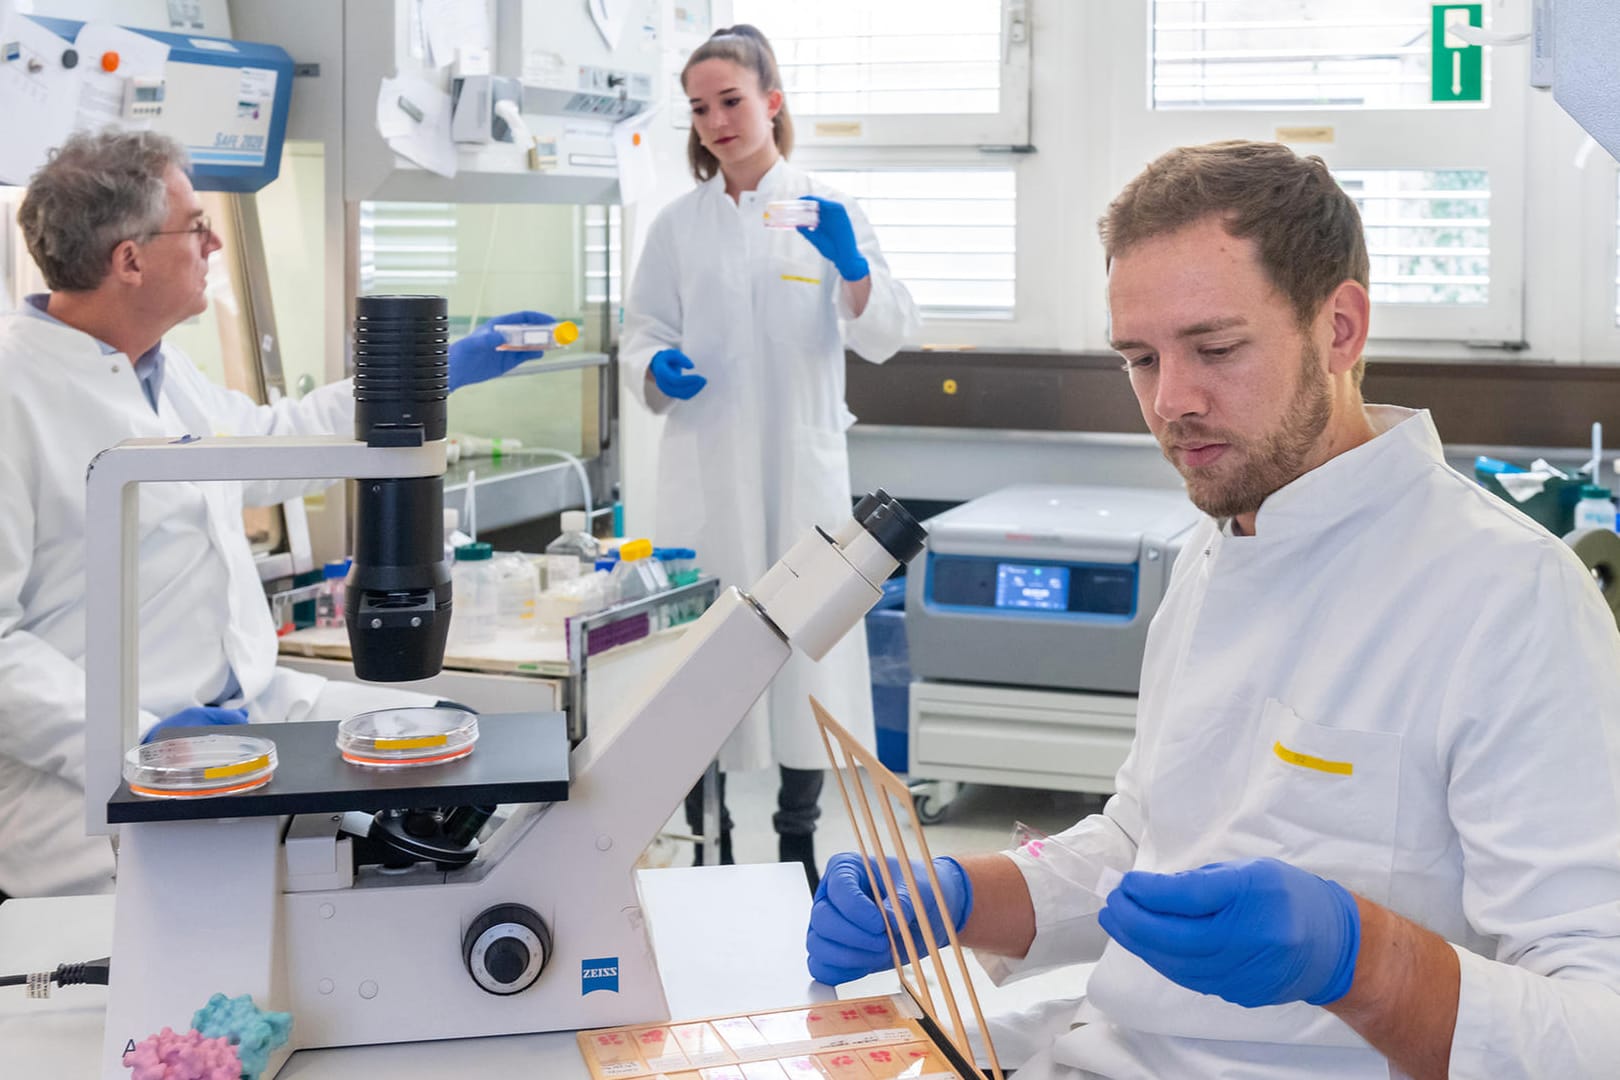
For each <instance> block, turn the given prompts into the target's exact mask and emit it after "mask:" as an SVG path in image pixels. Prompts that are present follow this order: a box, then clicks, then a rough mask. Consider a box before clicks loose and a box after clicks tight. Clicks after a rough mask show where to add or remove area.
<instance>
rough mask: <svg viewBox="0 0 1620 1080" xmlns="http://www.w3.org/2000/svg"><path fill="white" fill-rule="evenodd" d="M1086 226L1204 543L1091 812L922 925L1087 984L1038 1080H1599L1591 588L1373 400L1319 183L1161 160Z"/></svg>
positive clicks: (833, 921) (834, 864)
mask: <svg viewBox="0 0 1620 1080" xmlns="http://www.w3.org/2000/svg"><path fill="white" fill-rule="evenodd" d="M1102 234H1103V240H1104V245H1105V248H1106V253H1107V257H1108V266H1109V278H1108V301H1109V312H1110V316H1111V331H1112V334H1113V339H1114V340H1113V346H1114V348H1115V349H1116V350H1117V351H1118V352H1119V353H1120V354H1121V355H1122V356H1123V357H1124V360H1125V367H1126V370H1127V371H1128V373H1129V378H1130V381H1131V385H1132V388H1133V389H1134V390H1135V392H1136V395H1137V399H1138V402H1139V404H1140V406H1141V409H1142V415H1143V417H1144V419H1145V420H1146V421H1147V424H1148V427H1149V428H1150V429H1151V430H1152V431H1153V433H1154V435H1155V436H1157V438H1158V440H1159V442H1160V444H1161V446H1162V448H1163V450H1164V452H1165V455H1166V456H1167V457H1168V458H1169V459H1170V461H1171V463H1172V464H1174V465H1175V467H1176V468H1177V470H1179V471H1180V473H1181V475H1182V477H1183V478H1184V480H1185V481H1186V485H1187V490H1188V493H1189V495H1190V496H1191V497H1192V500H1193V501H1194V502H1195V503H1196V504H1197V505H1198V506H1199V507H1200V508H1201V509H1203V510H1204V511H1205V512H1206V514H1207V515H1208V518H1207V520H1206V521H1205V522H1204V523H1203V525H1202V526H1201V528H1200V529H1199V530H1198V531H1197V532H1196V533H1195V534H1194V535H1193V537H1192V538H1191V539H1190V540H1189V542H1188V543H1187V545H1186V547H1185V548H1184V551H1183V554H1182V555H1181V557H1180V558H1179V559H1178V561H1177V563H1176V566H1175V569H1174V573H1173V576H1172V580H1171V584H1170V587H1169V590H1168V591H1167V593H1166V596H1165V601H1164V603H1163V604H1162V605H1161V607H1160V609H1159V611H1158V614H1157V616H1156V617H1155V619H1154V622H1153V626H1152V629H1151V631H1150V633H1149V637H1148V642H1147V647H1146V654H1145V657H1144V662H1143V670H1142V692H1141V699H1140V706H1139V711H1138V718H1137V731H1136V738H1135V741H1134V744H1133V746H1132V748H1131V752H1130V754H1129V756H1128V757H1127V759H1126V761H1125V764H1124V765H1123V766H1122V767H1121V769H1120V772H1119V774H1118V777H1117V779H1116V794H1115V795H1114V796H1113V797H1112V798H1111V799H1110V800H1109V801H1108V803H1107V804H1106V806H1105V807H1104V809H1103V812H1102V813H1100V814H1097V815H1094V816H1093V817H1090V818H1087V819H1086V820H1084V821H1082V822H1080V823H1079V824H1077V825H1075V826H1074V827H1072V828H1070V829H1069V830H1067V831H1066V832H1064V833H1062V834H1060V835H1059V836H1057V837H1053V838H1050V839H1049V840H1047V841H1044V842H1041V843H1037V844H1033V845H1026V847H1024V848H1020V849H1018V850H1015V851H1009V852H1003V853H1000V854H995V855H979V856H969V857H964V858H962V859H960V860H958V859H953V858H949V857H942V858H939V859H936V860H935V869H936V871H937V872H938V878H939V882H940V896H939V897H938V898H937V899H936V898H935V897H934V895H933V894H932V892H928V894H927V895H925V896H922V897H916V898H914V897H909V896H908V897H904V898H902V899H903V903H902V904H901V905H899V906H900V908H901V910H903V911H905V912H906V913H907V914H911V913H914V912H918V911H923V912H927V913H928V914H929V916H931V922H932V924H933V925H934V927H935V932H936V934H938V935H940V936H943V932H944V926H943V920H944V919H946V918H949V919H950V920H951V922H952V923H953V924H954V926H955V927H957V928H958V929H959V930H960V932H961V933H960V936H961V940H962V941H963V942H964V943H965V944H967V945H970V946H974V947H976V948H977V949H978V950H979V953H980V956H981V959H982V960H983V961H984V962H985V966H986V967H987V969H988V970H989V971H990V973H991V974H992V976H994V977H996V978H998V979H1009V978H1015V977H1018V976H1022V975H1026V974H1030V973H1033V972H1035V971H1039V970H1043V969H1049V968H1052V967H1055V966H1060V965H1066V964H1074V963H1079V962H1085V961H1096V965H1095V968H1094V969H1093V970H1092V971H1091V973H1090V975H1089V978H1087V977H1085V976H1084V975H1083V974H1079V973H1078V969H1077V974H1076V976H1075V978H1076V987H1077V989H1080V988H1081V986H1082V985H1083V990H1084V994H1083V998H1082V999H1081V1000H1080V1002H1079V1004H1078V1008H1077V1010H1076V1009H1071V1010H1069V1011H1068V1013H1067V1014H1059V1015H1058V1019H1059V1020H1060V1021H1061V1023H1060V1025H1059V1026H1058V1029H1057V1030H1056V1031H1053V1032H1050V1038H1049V1040H1048V1043H1047V1045H1046V1046H1045V1047H1044V1048H1043V1049H1040V1050H1039V1051H1037V1052H1036V1053H1035V1054H1034V1055H1033V1056H1032V1057H1031V1058H1030V1060H1028V1061H1027V1062H1025V1063H1024V1068H1023V1069H1022V1070H1021V1071H1020V1073H1019V1075H1020V1076H1021V1077H1032V1078H1045V1077H1069V1078H1093V1077H1108V1078H1111V1080H1147V1078H1149V1077H1194V1076H1196V1077H1233V1078H1235V1077H1243V1078H1245V1080H1266V1078H1271V1077H1276V1078H1279V1080H1280V1078H1283V1077H1301V1076H1310V1077H1314V1078H1318V1080H1321V1078H1345V1080H1349V1078H1368V1080H1370V1078H1373V1077H1377V1078H1379V1080H1385V1078H1388V1077H1395V1076H1409V1077H1419V1078H1425V1080H1426V1078H1437V1080H1438V1078H1442V1077H1446V1076H1456V1077H1493V1078H1495V1077H1599V1076H1613V1075H1615V1074H1616V1069H1617V1063H1620V633H1617V631H1616V627H1615V621H1614V618H1613V616H1612V615H1611V614H1610V613H1609V611H1608V610H1607V608H1606V607H1605V605H1604V604H1603V602H1602V600H1601V598H1600V596H1599V593H1598V591H1597V589H1595V588H1594V587H1593V583H1592V581H1591V578H1590V576H1589V575H1588V574H1587V572H1586V570H1585V568H1584V567H1583V566H1582V565H1581V563H1580V561H1579V560H1578V559H1576V558H1575V556H1574V554H1573V553H1572V552H1571V551H1570V550H1569V548H1568V547H1567V546H1566V545H1565V544H1563V543H1562V542H1561V541H1560V540H1559V539H1558V538H1556V537H1554V536H1552V535H1550V534H1549V533H1547V532H1546V531H1545V530H1543V529H1542V528H1541V527H1540V526H1538V525H1536V524H1535V523H1533V522H1531V521H1530V520H1529V519H1528V518H1525V517H1524V516H1523V515H1521V514H1519V513H1518V512H1517V511H1516V510H1514V509H1512V508H1510V507H1509V506H1508V505H1507V504H1505V503H1504V502H1502V501H1500V500H1498V499H1497V498H1495V497H1494V496H1492V495H1490V494H1488V493H1487V492H1485V491H1484V490H1483V489H1481V488H1480V487H1478V485H1476V484H1474V483H1473V482H1472V481H1471V480H1469V479H1467V478H1465V477H1463V476H1461V475H1459V474H1458V473H1456V472H1454V471H1453V470H1452V469H1450V468H1449V467H1447V465H1446V462H1445V458H1444V456H1443V454H1442V450H1441V444H1440V440H1439V437H1438V435H1437V433H1436V431H1435V428H1434V424H1433V422H1432V421H1431V420H1430V418H1429V415H1428V414H1427V413H1426V412H1421V411H1416V412H1415V411H1412V410H1408V409H1400V408H1395V407H1392V406H1383V405H1365V404H1364V403H1363V401H1362V397H1361V390H1360V384H1361V371H1362V363H1363V361H1362V359H1361V354H1362V347H1363V345H1364V344H1365V342H1366V339H1367V332H1368V321H1369V311H1370V303H1369V298H1368V276H1369V275H1368V258H1367V253H1366V247H1365V242H1364V239H1363V232H1362V226H1361V222H1360V219H1359V215H1358V214H1357V211H1356V208H1355V205H1354V203H1353V202H1352V201H1351V199H1350V198H1349V196H1348V195H1346V194H1345V193H1344V192H1343V191H1342V190H1341V189H1340V188H1339V187H1338V185H1337V184H1336V183H1335V182H1334V180H1333V177H1332V175H1331V174H1330V173H1329V172H1328V170H1327V167H1326V166H1325V165H1323V163H1322V162H1321V161H1320V160H1319V159H1317V158H1305V159H1301V158H1298V157H1296V156H1295V155H1294V154H1293V152H1292V151H1290V150H1288V149H1287V148H1286V147H1282V146H1279V145H1277V144H1271V143H1241V142H1237V143H1217V144H1213V145H1210V146H1203V147H1192V148H1184V149H1181V150H1176V151H1172V152H1171V153H1169V154H1166V155H1165V156H1163V157H1161V158H1160V159H1158V160H1157V161H1155V162H1153V163H1152V164H1151V165H1149V166H1148V168H1147V169H1146V170H1145V171H1144V172H1143V173H1142V174H1141V175H1140V176H1138V177H1137V178H1136V179H1135V180H1133V181H1132V182H1131V183H1130V184H1129V185H1127V187H1126V188H1125V190H1124V191H1123V192H1122V193H1121V194H1120V196H1119V197H1118V198H1117V199H1116V200H1115V201H1114V202H1113V204H1112V205H1111V206H1110V207H1109V211H1108V214H1107V215H1106V217H1105V218H1104V219H1103V222H1102ZM922 880H923V881H926V878H923V879H922ZM919 888H920V889H923V890H925V891H926V890H928V889H929V886H927V885H926V884H920V885H919ZM876 891H877V890H875V889H874V888H873V887H872V885H871V883H870V881H869V879H868V875H867V873H866V871H865V869H864V868H863V867H862V865H861V863H860V860H859V858H858V857H857V858H849V857H846V856H835V857H834V859H833V860H832V861H831V862H829V864H828V869H827V873H826V876H825V878H824V888H823V889H822V890H821V892H820V893H818V895H817V898H816V902H815V904H814V906H813V908H812V914H811V921H810V930H809V936H808V950H809V954H810V970H811V973H812V974H813V975H815V976H816V977H817V978H819V979H822V980H823V981H826V982H842V981H845V980H847V979H850V978H854V977H857V976H858V975H861V974H864V973H866V972H868V971H872V970H880V969H882V968H884V967H887V966H888V963H889V951H888V944H887V940H886V938H885V935H884V920H883V917H882V915H881V914H880V912H879V908H878V906H877V904H876V903H875V902H874V893H875V892H876ZM1042 1015H1043V1016H1044V1017H1050V1016H1051V1015H1052V1011H1051V1010H1044V1011H1043V1014H1042ZM1019 1034H1027V1033H1026V1032H1019Z"/></svg>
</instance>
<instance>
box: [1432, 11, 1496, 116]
mask: <svg viewBox="0 0 1620 1080" xmlns="http://www.w3.org/2000/svg"><path fill="white" fill-rule="evenodd" d="M1484 8H1485V5H1484V4H1436V5H1434V25H1433V48H1432V51H1433V56H1434V63H1433V70H1432V73H1431V74H1432V82H1431V90H1432V92H1431V94H1430V97H1431V98H1432V100H1434V101H1483V100H1485V49H1484V47H1482V46H1479V45H1470V44H1468V42H1466V41H1464V40H1463V39H1462V38H1460V37H1458V36H1457V35H1456V34H1455V33H1454V32H1452V29H1451V28H1452V27H1453V26H1456V25H1458V24H1461V25H1463V26H1484V25H1485V11H1484Z"/></svg>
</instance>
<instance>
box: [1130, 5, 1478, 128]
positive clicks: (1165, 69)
mask: <svg viewBox="0 0 1620 1080" xmlns="http://www.w3.org/2000/svg"><path fill="white" fill-rule="evenodd" d="M1432 7H1433V5H1431V4H1429V3H1426V2H1419V0H1359V2H1358V3H1354V4H1351V3H1346V2H1344V0H1153V34H1152V44H1153V107H1154V108H1156V109H1276V108H1330V109H1394V108H1410V107H1418V106H1422V107H1431V108H1432V107H1448V106H1435V105H1434V103H1433V101H1432V99H1431V86H1430V67H1431V63H1430V49H1431V38H1432V32H1431V19H1432ZM1489 8H1490V5H1488V4H1487V5H1486V6H1485V9H1486V11H1489ZM1484 78H1485V93H1486V98H1487V100H1489V94H1490V63H1489V57H1488V56H1487V61H1486V64H1485V75H1484Z"/></svg>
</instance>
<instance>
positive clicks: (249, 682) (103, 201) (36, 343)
mask: <svg viewBox="0 0 1620 1080" xmlns="http://www.w3.org/2000/svg"><path fill="white" fill-rule="evenodd" d="M186 164H187V162H186V157H185V151H184V150H183V149H182V148H181V147H180V146H179V144H177V143H175V142H174V141H173V140H171V139H169V138H167V137H165V136H162V135H158V134H156V133H153V132H129V133H115V132H107V133H103V134H99V135H75V136H73V137H71V138H70V139H69V140H68V141H67V142H66V143H65V144H64V145H63V146H62V147H61V148H60V149H59V150H57V151H56V152H55V153H54V154H53V155H52V157H51V159H50V161H49V162H47V163H46V165H44V166H43V167H42V168H41V169H40V171H39V172H38V173H37V174H36V175H35V176H34V177H33V179H32V180H31V181H30V183H29V189H28V194H27V197H26V198H25V199H24V201H23V203H22V206H21V208H20V210H19V213H18V218H19V223H20V224H21V226H22V230H23V233H24V236H25V238H26V240H27V243H28V249H29V252H30V253H31V254H32V255H33V256H34V260H35V262H36V263H38V264H39V267H40V270H41V271H42V272H43V274H44V277H45V281H46V284H47V285H49V286H50V289H51V292H50V293H48V294H40V295H36V296H30V297H28V299H27V302H26V303H25V304H24V306H23V308H22V310H21V311H18V312H15V313H12V314H9V315H5V316H0V899H4V897H5V896H6V895H8V894H9V895H11V896H49V895H65V894H73V893H86V892H99V891H105V890H107V889H110V888H111V886H112V873H113V853H112V849H111V846H110V845H109V843H108V841H107V840H106V838H104V837H87V836H85V835H84V745H83V744H84V721H85V678H86V673H85V671H84V667H83V664H84V653H85V614H86V613H85V594H84V560H85V552H84V537H85V470H86V468H87V467H88V466H89V463H90V461H91V459H92V458H94V457H95V455H96V454H97V453H99V452H100V451H102V450H104V449H105V448H107V447H109V446H111V445H113V444H115V443H117V442H119V441H121V440H123V439H129V438H137V437H169V436H179V435H185V434H204V435H322V434H324V435H330V434H337V433H347V432H351V431H353V429H354V395H353V387H352V384H351V382H350V381H349V380H343V381H341V382H338V383H334V384H332V385H330V386H325V387H321V388H320V389H317V390H315V391H313V392H312V393H310V394H308V395H307V396H305V397H304V398H303V399H301V400H299V401H296V402H294V401H289V400H282V401H279V402H276V403H275V404H274V405H259V404H257V403H255V402H254V401H253V400H251V399H250V398H248V397H247V396H246V395H244V394H241V393H238V392H235V391H231V390H226V389H223V388H222V387H219V386H216V385H214V384H212V383H210V382H209V381H208V380H207V379H206V378H204V377H203V375H202V374H201V372H199V371H198V370H197V368H196V366H195V365H194V364H193V363H192V362H191V361H190V360H189V359H188V358H187V357H186V356H185V355H184V354H182V353H181V352H180V351H179V350H178V349H176V348H175V347H174V346H172V345H167V344H165V343H164V342H163V340H162V338H163V335H164V334H165V333H167V332H168V331H169V330H170V329H172V328H173V327H174V326H176V325H177V324H179V323H180V322H181V321H183V320H185V319H189V318H192V317H193V316H196V315H199V314H201V313H202V311H203V310H204V308H205V307H206V306H207V299H206V296H205V293H204V289H205V285H206V281H207V275H208V256H209V255H211V254H212V253H213V252H214V251H217V250H218V249H219V247H220V240H219V237H218V236H216V235H215V234H214V232H213V231H212V229H211V227H210V225H209V222H208V219H207V217H206V216H205V215H204V213H203V209H202V205H201V203H200V201H199V200H198V198H197V195H196V193H195V191H193V189H192V186H191V182H190V180H189V178H188V177H187V175H186V172H185V169H186ZM513 317H514V318H517V317H523V318H527V317H528V315H527V314H526V313H519V315H516V316H513ZM502 318H503V319H504V318H506V317H504V316H503V317H502ZM496 343H498V340H497V339H494V336H493V332H490V333H489V336H487V337H486V336H485V331H482V330H481V331H480V332H479V333H475V334H471V335H468V337H466V338H463V339H462V340H461V341H459V342H457V343H456V344H455V345H453V346H452V347H451V353H452V355H451V386H452V389H453V388H454V387H455V386H456V385H458V384H464V383H468V382H476V381H478V380H479V379H482V378H487V377H490V376H493V375H496V374H499V373H500V372H501V371H502V370H504V369H505V368H506V367H508V366H510V365H511V364H513V363H515V362H516V361H517V359H518V358H519V357H515V356H512V355H511V354H502V355H497V354H496V353H495V351H494V346H495V344H496ZM520 355H521V356H522V357H528V356H532V355H533V354H532V353H525V354H520ZM323 486H325V485H324V483H316V484H313V485H312V484H310V483H309V482H307V481H298V482H255V483H249V484H227V483H175V484H147V485H143V486H142V488H141V494H140V501H141V513H140V539H139V551H138V560H139V562H138V565H139V567H140V580H139V586H138V588H139V615H138V618H139V631H140V675H139V678H140V705H141V712H140V730H141V733H142V734H143V735H148V734H150V732H151V731H152V730H153V729H155V728H157V727H158V726H160V725H163V724H174V725H177V726H197V725H203V724H229V723H241V722H244V721H253V722H274V721H285V720H304V719H321V718H329V717H340V716H346V715H350V714H352V713H354V712H356V711H359V710H361V709H366V708H379V707H385V706H388V705H394V704H400V703H404V702H410V703H414V704H431V703H432V699H430V698H427V697H425V696H423V695H421V694H413V693H408V692H405V691H401V690H397V689H389V688H386V687H378V686H362V685H358V684H353V683H336V682H333V683H328V682H327V681H326V680H324V679H322V678H320V677H319V676H314V675H307V674H303V673H299V672H294V671H291V670H288V669H284V668H278V667H277V666H276V634H275V628H274V626H273V625H272V622H271V618H270V613H269V610H268V608H267V606H266V603H265V598H264V593H263V590H262V588H261V586H260V583H259V577H258V573H257V571H256V570H255V568H254V565H253V556H252V552H251V549H250V547H249V545H248V541H247V539H246V536H245V535H244V533H243V524H242V507H243V505H244V504H251V505H255V506H265V505H272V504H274V503H278V502H282V501H285V500H287V499H292V498H297V497H299V496H300V495H302V494H304V493H306V492H309V491H316V490H319V489H320V488H321V487H323ZM92 677H95V673H92ZM104 677H105V676H104Z"/></svg>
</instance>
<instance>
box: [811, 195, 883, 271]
mask: <svg viewBox="0 0 1620 1080" xmlns="http://www.w3.org/2000/svg"><path fill="white" fill-rule="evenodd" d="M800 198H804V199H809V200H810V201H811V202H813V203H815V204H816V205H817V206H818V207H820V211H819V212H820V214H821V220H819V221H818V222H816V227H815V228H813V229H811V228H807V227H806V226H804V225H800V226H799V235H800V236H803V237H804V238H805V239H806V240H808V241H810V243H811V244H812V245H814V246H815V249H816V250H817V251H819V252H821V254H822V257H823V258H825V259H827V261H829V262H831V263H832V264H833V266H834V267H836V268H837V270H838V276H839V277H841V278H843V279H844V280H845V281H859V280H861V278H863V277H865V276H866V275H867V274H869V273H871V272H872V268H871V267H869V266H868V265H867V264H866V256H864V255H862V254H861V249H860V248H859V247H857V246H856V244H855V227H854V226H853V225H851V224H850V223H849V211H848V210H845V209H844V204H843V203H841V202H834V201H833V200H831V199H823V198H821V197H820V196H819V195H802V196H800Z"/></svg>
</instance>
